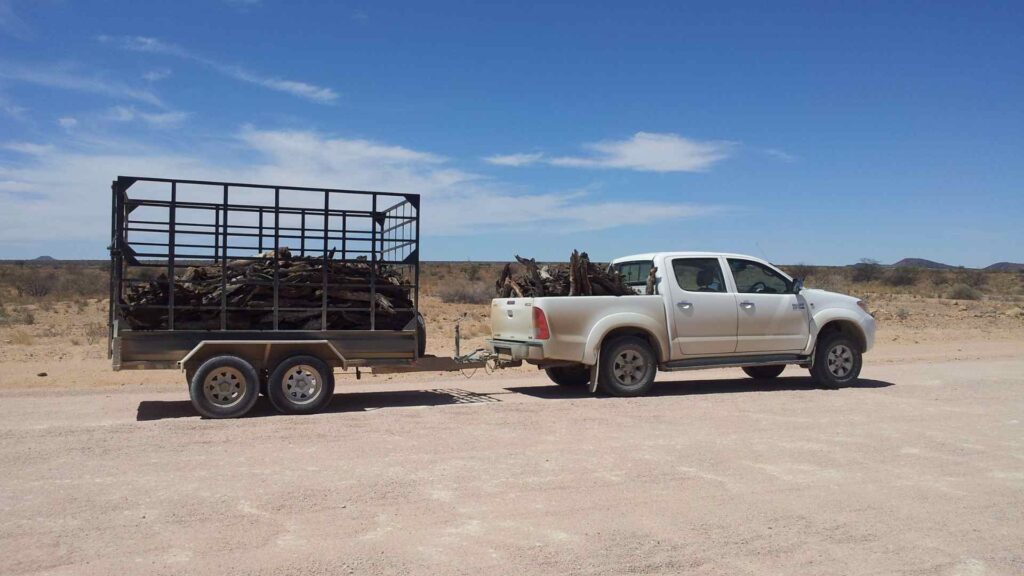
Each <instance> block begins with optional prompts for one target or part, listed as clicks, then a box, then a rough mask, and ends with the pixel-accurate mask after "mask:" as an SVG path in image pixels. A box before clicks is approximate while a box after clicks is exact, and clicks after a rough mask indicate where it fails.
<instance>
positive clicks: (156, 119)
mask: <svg viewBox="0 0 1024 576" xmlns="http://www.w3.org/2000/svg"><path fill="white" fill-rule="evenodd" d="M188 117H189V114H188V112H181V111H170V112H155V113H154V112H141V111H139V110H137V109H135V107H133V106H115V107H113V108H111V109H110V110H109V111H108V113H107V115H106V118H107V119H109V120H113V121H116V122H134V121H142V122H144V123H146V124H149V125H150V126H154V127H157V128H169V127H172V126H177V125H178V124H181V123H182V122H184V121H185V120H186V119H187V118H188Z"/></svg>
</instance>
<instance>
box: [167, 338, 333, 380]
mask: <svg viewBox="0 0 1024 576" xmlns="http://www.w3.org/2000/svg"><path fill="white" fill-rule="evenodd" d="M300 354H301V355H307V356H314V357H316V358H319V359H321V360H323V361H324V362H325V363H326V364H327V365H328V366H329V367H331V368H335V367H341V368H345V357H344V356H342V354H341V353H340V352H339V351H338V349H337V348H335V346H334V345H333V344H331V343H330V342H329V341H327V340H300V341H287V340H286V341H266V340H259V341H238V340H204V341H202V342H200V343H199V344H197V345H196V347H195V348H193V349H192V350H191V351H189V353H188V354H187V355H185V357H184V358H182V359H181V360H180V361H179V362H178V366H179V367H180V368H181V369H182V370H184V371H185V373H186V374H192V373H194V372H195V370H196V369H197V368H198V367H199V366H201V365H202V363H203V362H205V361H207V360H209V359H210V358H213V357H214V356H237V357H239V358H241V359H243V360H245V361H246V362H249V363H250V364H252V365H253V367H255V368H256V370H257V371H259V370H273V369H274V368H275V367H276V366H277V365H278V364H280V363H281V362H282V361H284V360H285V359H286V358H288V357H291V356H296V355H300Z"/></svg>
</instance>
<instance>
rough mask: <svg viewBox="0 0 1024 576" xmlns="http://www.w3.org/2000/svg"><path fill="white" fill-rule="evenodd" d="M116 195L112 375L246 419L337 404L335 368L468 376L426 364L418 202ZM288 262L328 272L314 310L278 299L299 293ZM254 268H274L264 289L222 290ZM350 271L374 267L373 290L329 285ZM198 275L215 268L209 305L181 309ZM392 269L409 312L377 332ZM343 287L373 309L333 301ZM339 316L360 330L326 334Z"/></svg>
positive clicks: (446, 364)
mask: <svg viewBox="0 0 1024 576" xmlns="http://www.w3.org/2000/svg"><path fill="white" fill-rule="evenodd" d="M111 190H112V193H113V194H112V203H111V245H110V258H111V279H110V311H109V341H108V356H109V357H110V358H111V360H112V363H113V368H114V370H123V369H173V368H178V369H181V370H183V371H184V372H185V374H186V377H187V379H188V381H189V391H190V396H191V398H192V403H193V405H194V406H195V407H196V409H197V411H199V412H200V413H201V414H202V415H204V416H207V417H215V418H224V417H236V416H241V415H243V414H245V413H246V412H248V410H249V409H251V408H252V406H253V405H254V404H255V402H256V401H257V396H258V395H259V393H260V391H261V390H262V391H263V392H264V393H265V394H266V395H267V396H268V397H269V399H270V401H271V403H272V404H273V405H274V407H275V408H277V409H278V410H279V411H281V412H285V413H307V412H315V411H317V410H319V409H321V408H323V407H324V406H326V404H327V403H329V402H330V400H331V396H332V395H333V391H334V376H333V370H334V369H335V368H342V369H348V368H356V370H357V371H358V369H359V368H360V367H378V368H381V369H384V370H387V369H390V370H392V371H413V370H416V369H417V366H419V369H422V370H446V369H447V370H453V369H457V368H459V367H461V365H458V364H457V362H455V361H453V359H451V358H448V359H444V358H434V357H425V356H424V354H423V350H424V344H425V342H424V340H425V327H424V324H423V319H422V317H421V316H420V314H419V310H418V309H419V296H420V291H419V288H420V267H419V240H420V224H419V222H420V197H419V195H418V194H396V193H388V192H367V191H357V190H336V189H323V188H306V187H295V186H269V185H258V184H243V183H235V182H210V181H200V180H177V179H166V178H143V177H131V176H119V177H118V178H117V180H114V181H113V183H112V186H111ZM285 248H287V251H288V253H286V251H285ZM289 253H290V254H289ZM286 257H287V258H296V259H297V261H301V262H305V263H311V265H314V266H319V267H320V270H322V274H321V278H319V279H318V281H317V282H316V286H315V287H316V288H317V289H318V292H319V294H318V297H319V299H320V302H319V303H318V305H317V306H316V307H309V306H304V307H299V308H294V307H287V306H285V305H284V302H283V300H285V299H284V298H283V297H282V293H284V292H286V291H288V290H293V289H295V288H292V287H293V286H296V285H295V284H291V283H289V282H287V281H286V280H285V278H284V277H283V275H282V273H281V269H282V268H284V267H285V266H287V265H288V263H287V262H285V258H286ZM266 259H269V260H270V261H271V262H272V264H269V265H268V264H267V260H266ZM254 261H259V262H261V263H262V265H263V266H270V268H271V271H272V274H269V278H265V279H262V280H260V279H257V280H253V279H250V278H248V277H247V278H246V279H245V280H236V279H232V280H231V281H229V280H227V278H228V275H229V268H230V267H232V266H237V265H238V263H239V262H241V263H242V265H245V264H247V263H251V262H254ZM344 265H351V266H360V267H363V268H365V267H368V268H369V270H368V278H367V279H366V281H365V283H362V284H356V285H353V284H341V285H338V284H333V285H332V284H331V282H332V278H331V276H330V274H328V270H329V269H333V268H332V266H344ZM190 267H206V268H207V269H210V268H211V267H212V269H214V270H215V269H216V268H217V267H219V271H220V282H221V286H220V287H219V288H220V289H219V294H217V293H215V295H214V299H215V301H214V302H212V303H210V302H206V300H209V298H204V302H202V303H200V304H196V303H195V302H187V303H183V302H180V301H176V299H175V294H176V293H178V292H180V291H181V290H182V289H183V288H185V287H186V286H185V284H186V283H187V282H188V279H183V278H182V273H183V272H185V271H187V270H188V269H189V268H190ZM384 268H387V269H388V270H390V271H391V274H392V278H393V277H394V275H395V271H396V270H397V271H398V273H399V274H400V276H399V278H400V280H399V282H400V285H399V287H400V288H402V289H403V290H406V291H407V292H408V294H409V296H410V298H409V300H410V301H411V303H412V305H411V307H408V308H394V309H391V310H388V312H389V314H391V316H389V320H390V323H391V324H392V326H390V327H385V328H382V327H381V320H382V316H381V311H380V309H379V306H378V305H377V300H378V299H377V296H378V295H377V291H378V289H380V288H381V287H380V285H379V284H378V281H379V279H380V278H379V274H380V273H381V270H383V269H384ZM239 283H241V284H246V285H249V286H250V287H252V285H255V286H256V287H253V288H252V289H254V290H256V289H259V290H262V291H263V293H267V292H269V291H272V301H270V302H269V303H267V304H266V305H265V306H264V307H258V306H257V307H254V306H252V305H247V306H243V307H238V306H233V305H232V304H231V303H230V301H229V296H228V295H229V292H230V291H231V290H232V289H235V290H237V289H238V287H237V285H238V284H239ZM139 285H144V286H151V287H152V286H156V287H157V288H159V289H160V293H161V294H165V297H164V300H163V301H160V302H157V303H143V304H139V303H128V302H126V301H125V296H126V295H128V294H130V293H131V291H132V290H134V289H135V288H133V287H135V286H139ZM303 285H304V286H306V287H307V288H308V287H309V283H308V282H307V283H305V284H303ZM390 288H392V289H395V288H396V287H395V286H394V285H392V286H390ZM347 289H361V290H364V291H365V290H369V293H370V296H369V302H368V303H367V305H366V307H365V308H362V307H356V306H353V303H352V302H351V301H345V302H339V301H337V299H336V298H333V297H332V290H333V291H334V293H338V292H337V291H338V290H342V291H344V290H347ZM254 311H256V312H258V313H261V314H262V315H263V317H264V318H267V321H266V327H265V328H264V327H262V326H261V327H260V328H257V329H253V328H252V327H251V326H246V325H245V324H244V323H240V322H239V319H240V318H241V317H242V316H244V315H250V316H251V315H252V314H253V313H254ZM143 314H146V315H148V316H149V317H151V318H156V319H157V321H156V323H155V324H147V325H145V326H144V327H140V325H139V322H134V324H135V325H134V326H133V319H134V318H135V316H133V315H136V316H137V315H143ZM197 315H201V316H202V317H203V318H204V319H205V324H204V325H203V326H202V328H196V327H195V326H194V325H193V324H194V322H187V321H185V320H184V318H186V317H189V318H194V317H196V316H197ZM296 315H298V316H300V317H302V318H306V319H309V320H308V321H307V322H306V323H305V325H303V326H302V327H301V328H296V327H295V326H293V325H289V323H288V321H287V319H288V318H290V317H295V316H296ZM339 316H344V317H345V318H357V319H358V322H359V323H360V325H361V326H362V327H361V328H359V329H332V328H333V327H332V326H331V324H330V322H329V318H337V317H339ZM395 318H401V319H402V325H401V326H397V327H396V326H395V325H394V320H395ZM405 318H408V321H407V322H406V321H405ZM317 320H319V321H317ZM310 324H313V325H315V328H310V326H309V325H310Z"/></svg>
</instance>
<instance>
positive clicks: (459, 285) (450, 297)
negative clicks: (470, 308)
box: [436, 280, 494, 304]
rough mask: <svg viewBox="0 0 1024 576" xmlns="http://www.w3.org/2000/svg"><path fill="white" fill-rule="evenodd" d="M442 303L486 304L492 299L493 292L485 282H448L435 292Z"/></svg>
mask: <svg viewBox="0 0 1024 576" xmlns="http://www.w3.org/2000/svg"><path fill="white" fill-rule="evenodd" d="M436 293H437V297H438V298H440V299H441V301H442V302H448V303H456V304H487V303H488V302H490V301H491V298H494V290H493V288H492V287H490V286H488V285H487V284H486V283H485V282H469V281H466V280H462V281H453V282H449V283H447V284H445V285H443V286H441V287H439V288H438V289H437V290H436Z"/></svg>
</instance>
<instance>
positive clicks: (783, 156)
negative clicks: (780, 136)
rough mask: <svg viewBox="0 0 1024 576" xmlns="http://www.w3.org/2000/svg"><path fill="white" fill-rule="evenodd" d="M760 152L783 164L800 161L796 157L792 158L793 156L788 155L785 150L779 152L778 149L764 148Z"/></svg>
mask: <svg viewBox="0 0 1024 576" xmlns="http://www.w3.org/2000/svg"><path fill="white" fill-rule="evenodd" d="M762 152H764V153H765V154H767V155H768V156H771V157H772V158H775V159H776V160H782V161H783V162H796V161H797V160H799V159H800V158H799V157H798V156H794V155H793V154H790V153H789V152H786V151H785V150H779V149H778V148H765V149H764V150H762Z"/></svg>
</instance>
